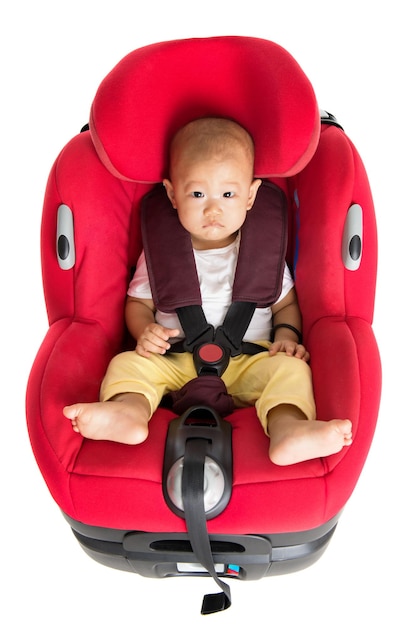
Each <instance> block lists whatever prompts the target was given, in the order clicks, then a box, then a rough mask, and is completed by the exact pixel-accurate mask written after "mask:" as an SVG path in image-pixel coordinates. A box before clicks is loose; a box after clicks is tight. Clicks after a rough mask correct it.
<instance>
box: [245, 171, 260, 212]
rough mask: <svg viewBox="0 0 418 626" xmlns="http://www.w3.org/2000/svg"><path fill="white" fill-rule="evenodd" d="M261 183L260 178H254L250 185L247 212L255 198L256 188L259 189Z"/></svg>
mask: <svg viewBox="0 0 418 626" xmlns="http://www.w3.org/2000/svg"><path fill="white" fill-rule="evenodd" d="M261 183H262V180H261V178H254V180H253V182H252V183H251V185H250V193H249V196H248V207H247V211H249V210H250V209H251V207H252V206H253V204H254V201H255V198H256V196H257V191H258V188H259V187H260V185H261Z"/></svg>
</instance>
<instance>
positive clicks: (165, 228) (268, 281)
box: [141, 181, 287, 312]
mask: <svg viewBox="0 0 418 626" xmlns="http://www.w3.org/2000/svg"><path fill="white" fill-rule="evenodd" d="M141 216H142V237H143V245H144V251H145V255H146V259H147V268H148V273H149V278H150V284H151V290H152V294H153V299H154V304H155V306H156V307H157V308H158V309H160V310H161V311H165V312H172V311H174V310H175V309H177V308H179V307H183V306H189V305H193V304H197V305H200V304H201V303H202V299H201V294H200V288H199V281H198V277H197V271H196V265H195V261H194V255H193V249H192V244H191V239H190V235H189V233H188V232H187V231H186V230H185V229H184V228H183V226H182V225H181V223H180V221H179V219H178V217H177V212H176V211H175V210H174V209H173V207H172V205H171V202H170V200H169V199H168V197H167V194H166V192H165V190H164V187H163V186H162V185H161V186H158V187H156V188H155V189H154V190H152V191H151V192H150V193H149V194H148V195H147V196H146V197H145V198H144V200H143V202H142V209H141ZM286 246H287V203H286V197H285V195H284V193H283V191H282V190H281V189H280V188H279V187H277V186H276V185H273V184H272V183H269V182H266V181H264V182H263V184H262V185H261V186H260V188H259V190H258V193H257V197H256V200H255V202H254V205H253V207H252V209H251V210H250V211H248V213H247V217H246V220H245V222H244V224H243V226H242V228H241V243H240V250H239V255H238V262H237V268H236V272H235V280H234V286H233V292H232V302H253V303H256V304H257V306H259V307H267V306H271V305H272V304H273V303H274V302H275V301H276V300H277V298H278V297H279V295H280V292H281V286H282V281H283V272H284V265H285V254H286Z"/></svg>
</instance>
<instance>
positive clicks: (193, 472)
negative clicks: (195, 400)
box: [181, 438, 231, 615]
mask: <svg viewBox="0 0 418 626" xmlns="http://www.w3.org/2000/svg"><path fill="white" fill-rule="evenodd" d="M207 446H208V440H207V439H201V438H200V439H199V438H196V439H195V438H191V439H188V440H187V442H186V447H185V454H184V465H183V476H182V485H181V487H182V498H183V506H184V515H185V520H186V525H187V531H188V535H189V539H190V543H191V547H192V550H193V552H194V555H195V556H196V558H197V560H198V562H199V563H200V564H201V565H202V566H203V567H204V568H205V569H206V570H207V572H208V573H209V574H210V575H211V576H212V578H213V579H214V580H215V582H216V583H217V584H218V585H219V587H220V588H221V590H222V591H221V593H215V594H208V595H205V597H204V598H203V603H202V609H201V614H202V615H208V614H210V613H217V612H218V611H224V610H225V609H228V608H229V607H230V606H231V592H230V588H229V585H227V584H226V583H225V582H224V581H222V580H221V579H220V578H219V577H218V574H217V572H216V569H215V564H214V562H213V554H212V549H211V545H210V540H209V535H208V530H207V525H206V515H205V505H204V469H205V457H206V452H207Z"/></svg>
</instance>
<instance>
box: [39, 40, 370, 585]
mask: <svg viewBox="0 0 418 626" xmlns="http://www.w3.org/2000/svg"><path fill="white" fill-rule="evenodd" d="M205 115H216V116H224V117H231V118H234V119H235V120H237V121H238V122H239V123H241V124H242V125H243V126H245V127H246V128H247V129H248V130H249V132H250V133H251V134H252V136H253V137H254V140H255V144H256V164H255V174H256V176H257V177H262V178H265V179H268V180H270V181H271V182H273V183H275V184H276V185H277V186H280V187H281V188H282V189H283V190H284V192H285V194H286V196H287V199H288V206H289V215H288V221H289V245H288V253H287V260H288V263H289V265H290V267H291V268H292V270H293V273H294V276H295V282H296V289H297V292H298V297H299V302H300V307H301V310H302V316H303V329H304V342H305V344H306V346H307V348H308V350H309V352H310V353H311V368H312V372H313V380H314V391H315V398H316V404H317V413H318V419H321V420H329V419H331V418H346V417H349V418H350V419H351V420H352V422H353V427H354V441H353V444H352V445H351V446H350V447H345V448H344V449H343V450H342V451H341V452H340V453H338V454H334V455H332V456H330V457H327V458H323V459H314V460H311V461H306V462H303V463H299V464H296V465H294V466H289V467H278V466H275V465H273V464H272V463H271V462H270V461H269V458H268V440H267V438H266V436H265V435H264V433H263V431H262V428H261V426H260V424H259V421H258V419H257V418H256V415H255V411H254V409H252V408H248V409H240V410H236V411H234V412H233V413H232V414H231V415H230V416H228V417H227V418H226V420H227V421H229V422H230V423H231V425H232V446H233V471H232V475H233V484H232V493H231V498H230V501H229V503H228V505H227V506H226V508H225V509H224V510H223V511H222V512H221V513H220V514H219V515H217V516H215V517H214V518H212V519H209V520H208V521H207V530H208V532H209V536H210V541H211V544H210V545H211V549H212V553H213V559H214V561H215V563H216V564H217V566H218V570H219V571H220V575H221V576H225V577H227V576H232V577H235V578H237V579H255V578H261V577H263V576H269V575H275V574H281V573H287V572H290V571H293V570H297V569H300V568H302V567H305V566H307V565H310V564H311V563H313V562H314V561H315V560H316V559H317V558H318V557H319V556H320V555H321V554H322V552H323V550H324V549H325V547H326V546H327V544H328V542H329V540H330V538H331V536H332V534H333V532H334V530H335V527H336V524H337V521H338V518H339V516H340V514H341V512H342V509H343V507H344V505H345V503H346V502H347V500H348V498H349V497H350V495H351V493H352V491H353V489H354V487H355V485H356V482H357V480H358V478H359V475H360V472H361V470H362V467H363V464H364V462H365V460H366V457H367V454H368V450H369V447H370V445H371V441H372V437H373V433H374V429H375V424H376V420H377V414H378V406H379V400H380V386H381V370H380V359H379V352H378V348H377V345H376V342H375V337H374V334H373V330H372V326H371V324H372V317H373V307H374V292H375V279H376V263H377V239H376V226H375V216H374V209H373V202H372V197H371V193H370V189H369V184H368V179H367V175H366V173H365V169H364V167H363V164H362V161H361V159H360V157H359V155H358V153H357V151H356V149H355V147H354V146H353V144H352V143H351V141H350V139H349V138H348V137H347V136H346V134H345V133H344V131H343V130H342V128H341V127H340V126H339V124H338V123H337V122H336V120H335V119H334V118H333V117H332V116H331V115H329V114H323V115H322V116H321V115H320V112H319V110H318V106H317V102H316V99H315V95H314V92H313V89H312V86H311V84H310V82H309V80H308V79H307V78H306V76H305V74H304V73H303V71H302V70H301V68H300V67H299V65H298V64H297V63H296V61H295V60H294V59H293V58H292V57H291V56H290V55H289V54H288V53H287V52H286V51H285V50H284V49H283V48H281V47H280V46H278V45H277V44H275V43H272V42H269V41H266V40H261V39H256V38H248V37H214V38H208V39H190V40H179V41H169V42H165V43H158V44H155V45H150V46H146V47H144V48H141V49H138V50H136V51H134V52H132V53H130V54H128V55H127V56H126V57H125V58H124V59H122V60H121V62H120V63H119V64H118V65H116V67H115V68H114V69H113V70H112V71H111V72H110V73H109V74H108V76H107V77H105V79H104V80H103V82H102V84H101V85H100V86H99V89H98V91H97V94H96V96H95V98H94V101H93V104H92V108H91V115H90V122H89V125H88V127H86V129H84V131H83V132H81V133H80V134H77V135H76V136H75V137H74V138H73V139H72V140H71V141H70V142H69V143H68V144H67V145H66V146H65V147H64V149H63V150H62V152H61V153H60V155H59V156H58V158H57V160H56V162H55V164H54V166H53V169H52V171H51V174H50V177H49V180H48V184H47V189H46V194H45V205H44V212H43V220H42V232H41V247H42V267H43V279H44V290H45V300H46V306H47V311H48V317H49V323H50V327H49V330H48V332H47V334H46V336H45V339H44V341H43V342H42V345H41V346H40V349H39V352H38V354H37V356H36V359H35V361H34V364H33V368H32V371H31V374H30V378H29V381H28V388H27V422H28V430H29V435H30V440H31V444H32V447H33V451H34V454H35V457H36V460H37V463H38V465H39V468H40V470H41V472H42V475H43V477H44V479H45V481H46V484H47V485H48V488H49V490H50V492H51V494H52V497H53V498H54V499H55V501H56V502H57V504H58V506H59V507H60V509H61V510H62V512H63V513H64V515H65V517H66V519H67V520H68V522H69V523H70V525H71V527H72V529H73V532H74V534H75V536H76V537H77V539H78V541H79V542H80V544H81V546H82V547H83V549H84V550H85V551H86V552H87V553H88V554H89V555H90V556H92V557H93V558H94V559H96V560H97V561H99V562H101V563H103V564H105V565H108V566H111V567H115V568H118V569H122V570H127V571H134V572H137V573H139V574H141V575H144V576H152V577H165V576H175V575H185V574H188V575H193V574H196V575H201V572H200V571H199V567H198V565H197V562H196V558H195V556H194V554H193V551H192V550H191V546H190V542H189V541H188V534H187V527H186V523H185V520H184V519H183V518H182V517H180V516H178V515H176V514H175V513H174V512H173V511H171V510H170V508H169V507H168V506H167V504H166V502H165V499H164V496H163V486H162V475H163V462H164V448H165V439H166V434H167V429H168V426H169V424H170V422H171V421H172V419H173V417H175V416H174V414H173V413H172V412H171V411H170V410H168V409H167V408H160V409H158V411H157V413H156V415H154V416H153V418H152V420H151V423H150V434H149V437H148V439H147V441H146V442H144V443H143V444H141V445H139V446H127V445H122V444H117V443H113V442H108V441H92V440H87V439H83V437H81V436H80V435H79V434H76V433H74V432H73V430H72V428H71V424H70V423H69V421H68V420H66V419H65V418H64V417H63V415H62V409H63V407H64V406H65V405H68V404H71V403H74V402H83V401H84V402H88V401H95V400H96V399H97V397H98V391H99V386H100V383H101V379H102V377H103V375H104V373H105V370H106V367H107V365H108V363H109V360H110V359H111V358H112V356H113V355H115V354H116V353H117V352H118V351H120V350H122V349H125V348H126V347H129V345H130V344H129V337H128V335H127V331H126V328H125V325H124V301H125V297H126V290H127V285H128V282H129V280H130V277H131V275H132V271H133V268H135V264H136V261H137V258H138V255H139V253H140V251H141V246H142V244H141V232H140V202H141V198H142V197H143V196H144V194H145V193H146V192H148V191H149V190H150V189H151V188H152V187H153V186H154V184H155V183H158V182H160V181H161V180H162V178H163V177H164V176H165V175H166V173H167V172H166V154H167V146H168V142H169V139H170V137H171V136H172V134H173V133H174V132H175V131H176V130H177V129H178V128H179V127H180V126H182V125H183V124H184V123H186V122H187V121H189V120H191V119H194V118H197V117H202V116H205Z"/></svg>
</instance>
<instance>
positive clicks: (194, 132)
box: [170, 117, 254, 168]
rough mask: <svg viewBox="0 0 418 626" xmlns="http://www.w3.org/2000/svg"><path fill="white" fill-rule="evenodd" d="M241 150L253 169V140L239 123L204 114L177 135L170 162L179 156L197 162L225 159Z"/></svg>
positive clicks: (173, 142)
mask: <svg viewBox="0 0 418 626" xmlns="http://www.w3.org/2000/svg"><path fill="white" fill-rule="evenodd" d="M237 149H238V150H241V151H242V153H243V154H244V155H246V156H247V158H248V161H249V163H250V165H251V168H253V164H254V142H253V139H252V137H251V135H250V134H249V133H248V131H247V130H245V128H243V127H242V126H240V125H239V124H238V123H237V122H234V121H233V120H230V119H227V118H221V117H203V118H199V119H196V120H193V121H192V122H189V123H188V124H186V125H185V126H183V127H182V128H180V130H179V131H177V133H176V134H175V135H174V137H173V140H172V142H171V147H170V165H171V166H172V165H173V164H175V163H176V162H177V161H178V159H179V158H182V159H183V158H186V159H187V160H190V161H196V160H201V159H208V158H219V159H225V158H228V156H233V155H234V154H236V150H237Z"/></svg>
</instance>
